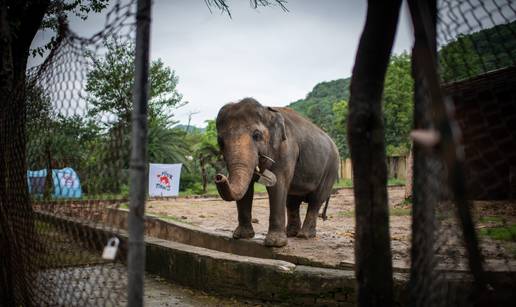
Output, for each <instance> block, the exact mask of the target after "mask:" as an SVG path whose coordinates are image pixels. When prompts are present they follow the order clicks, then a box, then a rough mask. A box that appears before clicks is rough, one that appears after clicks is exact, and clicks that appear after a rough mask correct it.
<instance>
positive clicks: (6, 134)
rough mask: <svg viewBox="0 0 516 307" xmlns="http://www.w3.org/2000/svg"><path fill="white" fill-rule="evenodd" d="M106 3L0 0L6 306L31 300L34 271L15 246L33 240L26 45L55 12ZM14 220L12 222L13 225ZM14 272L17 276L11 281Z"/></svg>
mask: <svg viewBox="0 0 516 307" xmlns="http://www.w3.org/2000/svg"><path fill="white" fill-rule="evenodd" d="M106 5H107V0H89V1H86V0H84V1H81V0H75V1H72V2H65V1H61V0H55V1H52V0H1V1H0V80H1V82H0V97H2V98H3V99H2V102H1V105H0V131H1V139H0V144H1V146H0V151H1V152H0V259H1V260H0V268H1V269H0V282H1V283H2V285H7V286H6V287H3V286H2V287H0V301H2V302H3V303H5V304H6V305H9V306H11V305H26V306H31V305H34V302H33V301H32V298H31V295H30V293H31V291H32V289H33V287H32V285H31V282H33V280H34V276H31V274H32V273H31V272H30V271H29V268H33V265H32V261H33V260H32V258H31V257H32V254H31V253H30V252H29V251H26V250H23V249H20V248H19V247H20V246H33V247H34V248H37V246H38V243H37V242H35V238H36V235H35V229H34V221H33V215H32V214H31V213H32V207H31V205H30V199H29V195H28V193H27V180H26V176H27V175H26V169H27V165H26V163H27V162H26V152H25V150H24V149H25V148H26V117H25V114H26V111H27V110H26V100H25V87H26V75H25V71H26V69H27V59H28V56H29V54H30V45H31V43H32V40H33V38H34V36H35V35H36V32H37V31H38V30H39V29H40V28H57V23H56V21H57V19H58V18H59V17H58V16H61V17H60V18H61V19H62V18H63V17H62V16H64V14H65V13H66V12H74V13H76V14H81V13H83V14H84V15H83V16H84V17H86V16H87V13H88V12H90V11H100V10H101V9H103V8H104V7H105V6H106ZM55 41H56V40H55V39H54V40H51V42H50V43H49V44H52V42H55ZM49 44H47V46H50V45H49ZM48 48H50V47H48ZM13 136H17V137H13ZM16 216H18V217H22V218H14V217H16ZM13 223H17V225H16V227H14V226H13ZM19 229H23V231H17V230H19ZM36 241H37V240H36ZM14 278H16V280H18V281H21V282H14V280H13V279H14Z"/></svg>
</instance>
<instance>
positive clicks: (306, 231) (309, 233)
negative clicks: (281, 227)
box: [297, 227, 316, 239]
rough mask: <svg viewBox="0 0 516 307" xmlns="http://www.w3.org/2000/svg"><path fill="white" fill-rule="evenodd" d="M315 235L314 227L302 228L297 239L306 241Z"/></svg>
mask: <svg viewBox="0 0 516 307" xmlns="http://www.w3.org/2000/svg"><path fill="white" fill-rule="evenodd" d="M315 234H316V231H315V227H303V229H301V230H300V231H299V233H298V234H297V237H298V238H302V239H308V238H314V237H315Z"/></svg>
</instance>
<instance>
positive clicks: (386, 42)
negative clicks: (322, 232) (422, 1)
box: [348, 0, 401, 306]
mask: <svg viewBox="0 0 516 307" xmlns="http://www.w3.org/2000/svg"><path fill="white" fill-rule="evenodd" d="M400 5H401V1H400V0H393V1H374V0H370V1H368V6H367V18H366V23H365V26H364V30H363V33H362V36H361V38H360V44H359V46H358V51H357V56H356V59H355V66H354V68H353V77H352V79H351V88H350V89H351V97H350V101H349V117H348V139H349V147H350V153H351V160H352V167H353V186H354V188H353V190H354V194H355V212H356V226H355V227H356V228H355V238H356V241H355V262H356V269H355V270H356V271H355V275H356V278H357V302H358V306H392V305H393V289H392V287H393V280H392V255H391V248H390V235H389V208H388V202H387V164H386V163H387V162H386V159H387V158H386V153H385V133H384V124H383V113H382V109H383V108H382V93H383V85H384V81H385V73H386V71H387V66H388V64H389V59H390V54H391V49H392V44H393V41H394V36H395V33H396V27H397V24H398V16H399V10H400Z"/></svg>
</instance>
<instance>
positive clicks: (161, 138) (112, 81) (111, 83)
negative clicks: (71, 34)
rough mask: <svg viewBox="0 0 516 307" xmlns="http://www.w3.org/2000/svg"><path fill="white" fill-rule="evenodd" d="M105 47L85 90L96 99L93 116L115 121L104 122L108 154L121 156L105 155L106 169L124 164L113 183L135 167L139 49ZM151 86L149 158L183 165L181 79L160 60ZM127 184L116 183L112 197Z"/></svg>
mask: <svg viewBox="0 0 516 307" xmlns="http://www.w3.org/2000/svg"><path fill="white" fill-rule="evenodd" d="M105 47H106V54H105V56H104V57H103V58H100V59H98V58H96V57H95V56H94V55H93V54H90V55H89V58H90V59H91V61H92V62H93V69H92V70H91V71H90V72H89V73H88V74H87V81H86V88H85V89H86V92H88V93H89V94H90V95H91V97H89V98H88V101H89V103H90V104H91V106H92V107H91V109H90V110H89V112H88V115H89V116H91V117H92V118H97V119H99V121H101V119H102V118H103V117H105V116H106V115H109V116H114V117H115V120H114V121H111V122H103V123H102V124H103V125H104V126H105V127H106V128H107V129H108V131H109V132H108V133H107V146H104V147H105V150H110V151H112V150H113V149H116V151H117V155H116V156H110V155H104V157H107V158H108V159H109V160H106V161H104V162H105V164H104V165H112V164H117V165H119V166H120V167H118V168H117V170H115V169H113V172H115V173H114V175H113V178H123V176H121V175H120V174H118V173H116V172H121V169H122V168H127V167H128V166H129V165H128V163H129V154H130V150H129V149H130V144H131V138H130V133H131V130H130V124H131V116H132V99H133V84H134V67H135V65H134V55H135V48H134V44H133V43H132V42H121V41H120V40H119V39H118V38H117V37H113V38H112V39H110V40H109V41H107V42H106V44H105ZM149 81H150V84H149V109H148V116H149V117H148V118H149V124H148V127H149V128H148V136H149V140H148V141H149V144H148V151H149V159H150V161H151V162H155V163H170V162H183V161H184V156H185V155H186V152H187V149H186V144H185V142H184V138H183V137H181V136H182V135H183V134H184V133H183V132H182V131H180V130H178V129H173V128H172V126H173V124H174V122H173V121H172V116H173V113H172V111H173V110H174V109H175V108H177V107H180V106H181V105H184V104H182V103H181V98H182V96H181V94H179V93H178V92H177V90H176V86H177V82H178V77H177V76H176V74H175V72H174V71H173V70H172V69H170V68H169V67H167V66H165V64H164V63H163V61H161V59H158V60H155V61H153V62H152V63H151V65H150V68H149ZM110 144H111V145H110ZM117 144H118V145H117ZM120 145H122V146H120ZM110 161H111V162H110ZM113 162H115V163H113ZM121 184H122V182H118V183H116V182H113V184H110V185H109V186H110V187H111V189H112V191H111V192H118V191H119V189H120V188H121Z"/></svg>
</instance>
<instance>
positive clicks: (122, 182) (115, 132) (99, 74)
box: [0, 0, 136, 306]
mask: <svg viewBox="0 0 516 307" xmlns="http://www.w3.org/2000/svg"><path fill="white" fill-rule="evenodd" d="M135 14H136V1H132V0H131V1H114V2H112V3H110V4H109V6H108V7H107V8H106V15H105V16H106V17H105V23H104V24H101V25H99V26H98V30H97V31H98V32H96V33H95V34H94V35H92V36H90V37H81V36H80V35H78V34H76V33H74V32H73V31H72V29H70V28H68V25H67V22H66V18H65V17H59V18H58V19H59V21H58V27H57V31H56V32H57V34H56V36H55V39H53V40H52V41H51V42H50V44H49V47H50V48H48V49H49V52H48V53H47V54H44V62H43V63H42V64H40V65H37V66H35V67H32V68H30V70H29V71H28V72H27V78H26V82H25V86H24V88H20V89H18V90H17V91H16V93H15V96H14V97H11V99H19V100H21V102H20V103H19V105H20V106H21V107H20V108H19V109H17V110H11V111H12V112H22V113H23V114H26V116H25V122H24V123H22V124H21V125H18V123H16V122H14V121H11V120H9V119H8V118H7V119H6V118H2V123H1V126H2V133H5V134H9V135H8V136H6V135H4V137H5V138H2V140H4V142H3V144H2V145H1V146H2V147H3V146H13V147H14V148H13V151H12V156H11V157H10V161H8V165H7V169H3V170H2V171H3V172H5V173H4V174H2V176H4V175H6V177H8V178H9V183H10V185H9V184H8V185H7V186H6V188H7V189H8V190H9V191H8V193H7V194H8V195H13V197H11V198H9V201H8V202H6V203H5V204H6V205H5V206H2V210H3V212H2V214H1V215H0V216H1V217H2V219H3V220H2V223H1V224H2V228H1V229H0V232H1V236H2V237H3V238H2V239H3V240H2V242H3V243H5V244H6V245H8V246H6V247H7V248H6V249H5V250H4V253H3V254H2V257H3V258H2V265H5V272H6V273H5V274H4V275H5V276H2V277H3V278H4V280H5V281H7V283H6V284H7V285H9V286H10V287H8V289H9V290H14V291H13V293H14V297H11V299H10V300H11V301H10V302H9V301H7V302H4V303H6V304H7V305H9V304H10V303H11V304H13V305H14V304H15V305H24V306H105V305H108V306H114V305H125V304H126V302H127V284H128V281H127V280H128V277H127V275H128V274H127V269H126V265H125V262H126V257H127V255H126V254H127V233H126V231H125V229H123V228H120V225H113V224H112V222H111V221H110V212H111V211H112V210H116V209H127V208H128V202H129V201H128V190H129V188H128V186H129V161H130V157H129V156H130V148H131V147H130V136H131V121H130V120H131V112H132V104H133V98H132V97H133V85H134V61H135V60H134V59H135V56H134V53H135V43H134V41H135V29H136V18H135ZM12 138H18V141H16V142H13V141H12V140H13V139H12ZM7 140H9V141H7ZM25 149H26V150H25ZM27 190H28V192H29V193H27ZM108 241H109V242H110V243H109V244H110V245H111V246H113V247H118V248H117V249H116V250H117V252H116V253H114V254H112V255H106V254H104V255H103V251H104V248H105V246H106V245H108ZM6 242H7V243H6ZM2 248H4V247H2ZM113 249H115V248H113ZM4 257H5V258H4ZM9 290H8V291H9Z"/></svg>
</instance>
